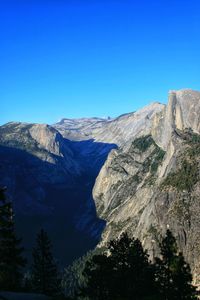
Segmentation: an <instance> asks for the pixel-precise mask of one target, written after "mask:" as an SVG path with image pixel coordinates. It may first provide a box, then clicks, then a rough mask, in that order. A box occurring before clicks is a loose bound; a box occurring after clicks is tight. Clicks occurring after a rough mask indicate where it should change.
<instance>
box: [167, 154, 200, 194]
mask: <svg viewBox="0 0 200 300" xmlns="http://www.w3.org/2000/svg"><path fill="white" fill-rule="evenodd" d="M198 180H199V170H198V165H197V163H195V162H193V163H191V162H188V161H187V160H186V159H185V160H183V162H182V165H181V167H180V169H179V170H178V171H177V172H174V173H171V174H169V175H168V176H167V178H166V179H165V180H164V181H163V183H162V187H165V186H172V187H174V188H176V189H177V190H179V191H183V190H187V191H191V190H192V188H193V186H194V185H195V184H196V183H197V182H198Z"/></svg>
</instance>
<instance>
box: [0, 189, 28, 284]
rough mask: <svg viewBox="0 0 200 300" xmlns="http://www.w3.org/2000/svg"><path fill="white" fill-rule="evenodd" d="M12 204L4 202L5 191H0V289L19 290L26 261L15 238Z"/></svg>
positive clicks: (19, 241) (18, 240)
mask: <svg viewBox="0 0 200 300" xmlns="http://www.w3.org/2000/svg"><path fill="white" fill-rule="evenodd" d="M14 225H15V224H14V213H13V209H12V203H11V202H10V201H8V200H6V197H5V189H2V188H1V189H0V288H1V289H5V290H19V289H20V286H21V280H22V268H23V267H24V266H25V264H26V260H25V259H24V258H23V257H22V252H23V250H24V249H23V248H22V247H21V246H20V243H21V240H20V239H17V238H16V235H15V228H14V227H15V226H14Z"/></svg>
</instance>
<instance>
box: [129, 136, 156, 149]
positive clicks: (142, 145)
mask: <svg viewBox="0 0 200 300" xmlns="http://www.w3.org/2000/svg"><path fill="white" fill-rule="evenodd" d="M153 144H155V142H154V140H153V138H152V137H151V135H146V136H142V137H139V138H137V139H135V140H134V141H133V142H132V146H133V147H134V148H137V149H138V150H140V151H141V152H145V151H146V150H147V149H148V148H149V147H150V146H151V145H153Z"/></svg>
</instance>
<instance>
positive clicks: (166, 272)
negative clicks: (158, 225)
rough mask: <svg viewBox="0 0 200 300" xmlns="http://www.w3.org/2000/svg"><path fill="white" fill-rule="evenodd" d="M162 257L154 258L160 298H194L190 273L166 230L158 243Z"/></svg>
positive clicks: (171, 236)
mask: <svg viewBox="0 0 200 300" xmlns="http://www.w3.org/2000/svg"><path fill="white" fill-rule="evenodd" d="M160 249H161V256H162V259H158V258H157V259H156V266H157V282H158V286H159V290H160V294H161V296H162V299H165V300H182V299H185V300H189V299H196V296H195V294H196V291H195V288H194V287H193V286H192V275H191V271H190V267H189V265H188V264H187V263H186V262H185V260H184V257H183V255H182V253H179V252H178V247H177V243H176V240H175V238H174V236H173V235H172V233H171V231H170V230H167V232H166V236H165V238H164V239H163V240H162V242H161V244H160Z"/></svg>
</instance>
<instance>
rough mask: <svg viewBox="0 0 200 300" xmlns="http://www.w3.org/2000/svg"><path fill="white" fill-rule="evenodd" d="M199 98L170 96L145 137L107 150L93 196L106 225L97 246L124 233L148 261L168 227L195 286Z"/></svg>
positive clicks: (199, 256) (199, 251)
mask: <svg viewBox="0 0 200 300" xmlns="http://www.w3.org/2000/svg"><path fill="white" fill-rule="evenodd" d="M199 116H200V93H199V92H195V91H192V90H182V91H177V92H176V91H172V92H170V93H169V102H168V104H167V106H166V107H164V108H163V110H162V111H161V112H159V113H157V114H156V115H155V116H154V118H153V121H152V127H151V131H150V133H149V134H145V133H143V132H141V135H140V136H137V137H134V136H132V139H131V142H129V144H128V145H125V146H124V147H122V148H120V149H119V150H112V151H111V153H110V154H109V156H108V159H107V161H106V163H105V164H104V166H103V168H102V169H101V171H100V174H99V176H98V177H97V180H96V183H95V186H94V189H93V197H94V199H95V203H96V208H97V213H98V215H99V217H101V218H102V219H104V220H106V222H107V224H106V227H105V229H104V232H103V235H102V242H101V243H102V244H105V243H106V242H107V241H108V240H110V239H111V238H113V237H117V236H119V235H120V234H121V233H122V232H123V231H128V232H129V233H130V234H131V235H132V236H135V237H139V238H140V239H141V240H142V242H143V245H144V247H145V248H147V249H148V250H149V252H150V254H151V256H155V255H158V254H159V249H158V244H159V241H160V239H161V237H162V235H163V234H164V233H165V231H166V229H167V228H170V229H171V231H172V232H173V233H174V235H175V236H176V238H177V240H178V244H179V247H180V249H181V251H183V253H184V255H185V257H186V259H187V260H188V262H189V263H190V264H191V267H192V270H193V274H194V278H195V282H196V283H198V284H199V283H200V264H199V262H200V239H199V236H200V196H199V191H200V181H199V179H200V171H199V170H200V135H199V134H200V123H199Z"/></svg>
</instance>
